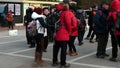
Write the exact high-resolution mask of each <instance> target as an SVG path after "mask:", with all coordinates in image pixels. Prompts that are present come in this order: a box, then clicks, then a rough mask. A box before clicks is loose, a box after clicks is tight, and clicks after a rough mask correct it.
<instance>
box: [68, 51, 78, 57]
mask: <svg viewBox="0 0 120 68" xmlns="http://www.w3.org/2000/svg"><path fill="white" fill-rule="evenodd" d="M77 55H78V53H77V52H72V53H71V54H70V56H77Z"/></svg>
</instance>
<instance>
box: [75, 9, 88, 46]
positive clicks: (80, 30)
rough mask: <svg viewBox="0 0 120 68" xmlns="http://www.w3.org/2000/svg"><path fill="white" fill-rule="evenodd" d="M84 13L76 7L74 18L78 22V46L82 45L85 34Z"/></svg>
mask: <svg viewBox="0 0 120 68" xmlns="http://www.w3.org/2000/svg"><path fill="white" fill-rule="evenodd" d="M83 13H84V11H83V9H82V8H81V7H78V9H77V11H76V17H77V19H78V20H79V24H78V42H79V45H82V44H83V37H84V34H85V26H86V21H85V17H84V14H83Z"/></svg>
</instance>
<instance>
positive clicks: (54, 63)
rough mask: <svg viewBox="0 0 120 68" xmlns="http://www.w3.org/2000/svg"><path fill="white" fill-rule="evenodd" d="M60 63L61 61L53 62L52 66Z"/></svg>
mask: <svg viewBox="0 0 120 68" xmlns="http://www.w3.org/2000/svg"><path fill="white" fill-rule="evenodd" d="M59 64H60V62H53V64H52V66H57V65H59Z"/></svg>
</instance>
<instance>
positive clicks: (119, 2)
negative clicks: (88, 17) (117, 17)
mask: <svg viewBox="0 0 120 68" xmlns="http://www.w3.org/2000/svg"><path fill="white" fill-rule="evenodd" d="M110 7H111V9H112V10H114V11H120V0H113V1H112V3H111V5H110Z"/></svg>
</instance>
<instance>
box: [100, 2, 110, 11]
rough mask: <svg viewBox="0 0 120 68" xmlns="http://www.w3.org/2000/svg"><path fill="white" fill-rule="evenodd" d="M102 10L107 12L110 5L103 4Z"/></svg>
mask: <svg viewBox="0 0 120 68" xmlns="http://www.w3.org/2000/svg"><path fill="white" fill-rule="evenodd" d="M102 8H103V9H105V10H108V9H109V3H107V2H103V3H102Z"/></svg>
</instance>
